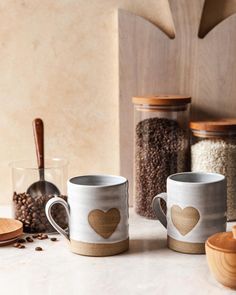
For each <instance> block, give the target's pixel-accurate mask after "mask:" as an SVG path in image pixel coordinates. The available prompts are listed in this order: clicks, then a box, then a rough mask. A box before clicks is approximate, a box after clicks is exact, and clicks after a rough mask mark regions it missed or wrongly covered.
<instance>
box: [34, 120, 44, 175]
mask: <svg viewBox="0 0 236 295" xmlns="http://www.w3.org/2000/svg"><path fill="white" fill-rule="evenodd" d="M33 131H34V141H35V147H36V155H37V160H38V168H39V169H42V171H43V170H44V128H43V120H42V119H39V118H37V119H34V121H33Z"/></svg>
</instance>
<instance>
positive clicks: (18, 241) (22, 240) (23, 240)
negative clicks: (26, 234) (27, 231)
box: [17, 238, 26, 244]
mask: <svg viewBox="0 0 236 295" xmlns="http://www.w3.org/2000/svg"><path fill="white" fill-rule="evenodd" d="M25 242H26V240H25V239H22V238H21V239H18V240H17V243H20V244H22V243H25Z"/></svg>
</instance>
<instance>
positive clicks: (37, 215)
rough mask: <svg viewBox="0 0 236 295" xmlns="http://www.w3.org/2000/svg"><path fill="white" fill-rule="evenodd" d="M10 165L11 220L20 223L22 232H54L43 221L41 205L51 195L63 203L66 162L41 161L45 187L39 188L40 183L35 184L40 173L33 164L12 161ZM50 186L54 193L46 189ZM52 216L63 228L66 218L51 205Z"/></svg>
mask: <svg viewBox="0 0 236 295" xmlns="http://www.w3.org/2000/svg"><path fill="white" fill-rule="evenodd" d="M10 166H11V170H12V182H13V213H14V217H15V218H16V219H18V220H20V221H21V222H22V223H23V227H24V232H26V233H41V232H46V233H51V232H55V230H54V228H53V227H52V226H51V224H50V223H49V221H48V220H47V217H46V214H45V205H46V203H47V201H48V200H49V199H51V198H53V197H54V196H57V197H61V198H63V199H64V200H67V197H66V195H65V189H66V188H65V185H66V179H67V161H66V160H65V159H58V158H54V159H45V168H44V177H45V181H46V185H45V188H43V189H42V183H40V181H39V172H40V171H39V169H38V168H37V167H36V166H35V164H33V162H31V161H27V160H25V161H16V162H13V163H11V165H10ZM38 183H39V184H40V185H41V186H39V189H37V184H38ZM32 184H33V185H35V184H36V187H35V186H33V187H32ZM51 184H52V185H54V186H55V187H56V188H57V190H55V192H54V194H51V192H52V191H53V190H52V189H50V188H51V186H50V185H51ZM30 188H33V189H30ZM42 192H43V193H42ZM52 215H53V218H54V219H55V220H56V222H57V223H58V224H59V225H60V226H61V227H62V228H64V229H65V228H67V226H68V220H67V215H66V213H65V210H64V208H63V207H62V206H61V205H55V206H54V207H53V208H52Z"/></svg>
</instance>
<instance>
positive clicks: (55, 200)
mask: <svg viewBox="0 0 236 295" xmlns="http://www.w3.org/2000/svg"><path fill="white" fill-rule="evenodd" d="M55 204H61V205H62V206H63V207H64V208H65V210H66V214H67V217H68V220H69V218H70V212H69V206H68V204H67V202H66V201H65V200H63V199H62V198H59V197H54V198H52V199H50V200H49V201H48V202H47V204H46V206H45V212H46V216H47V218H48V220H49V222H50V223H51V225H52V226H53V227H54V228H55V229H56V230H57V231H58V232H59V234H61V235H63V236H64V237H65V238H66V239H67V240H69V234H68V233H67V232H66V231H65V230H64V229H62V228H61V227H60V226H59V225H58V224H57V223H56V222H55V220H54V219H53V217H52V212H51V210H52V207H53V206H54V205H55Z"/></svg>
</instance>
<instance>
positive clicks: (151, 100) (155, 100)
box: [132, 94, 191, 106]
mask: <svg viewBox="0 0 236 295" xmlns="http://www.w3.org/2000/svg"><path fill="white" fill-rule="evenodd" d="M132 102H133V103H134V104H143V105H153V106H176V105H185V104H187V103H190V102H191V97H190V96H186V95H171V94H167V95H151V96H136V97H133V99H132Z"/></svg>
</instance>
